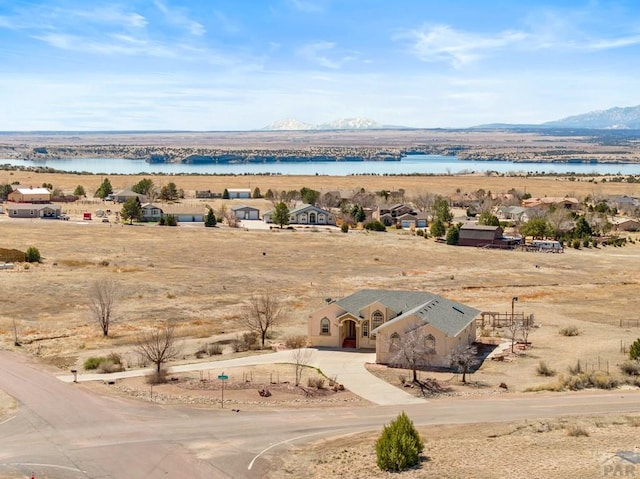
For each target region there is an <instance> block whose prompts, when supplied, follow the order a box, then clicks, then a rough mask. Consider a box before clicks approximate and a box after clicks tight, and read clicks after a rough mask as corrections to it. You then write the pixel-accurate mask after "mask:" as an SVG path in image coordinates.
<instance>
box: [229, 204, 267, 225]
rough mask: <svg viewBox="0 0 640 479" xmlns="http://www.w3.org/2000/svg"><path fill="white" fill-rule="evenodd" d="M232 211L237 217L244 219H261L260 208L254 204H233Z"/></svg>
mask: <svg viewBox="0 0 640 479" xmlns="http://www.w3.org/2000/svg"><path fill="white" fill-rule="evenodd" d="M231 212H232V213H233V215H234V216H235V217H236V219H238V220H240V221H242V220H258V219H260V210H259V209H258V208H254V207H253V206H246V205H238V206H232V207H231Z"/></svg>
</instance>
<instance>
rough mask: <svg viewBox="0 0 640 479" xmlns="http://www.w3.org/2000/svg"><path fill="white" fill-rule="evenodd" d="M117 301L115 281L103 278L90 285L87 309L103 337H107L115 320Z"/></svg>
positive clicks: (118, 290)
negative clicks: (88, 308)
mask: <svg viewBox="0 0 640 479" xmlns="http://www.w3.org/2000/svg"><path fill="white" fill-rule="evenodd" d="M119 299H120V287H119V285H118V283H116V282H115V281H113V280H110V279H104V278H103V279H99V280H97V281H95V282H94V283H93V284H92V285H91V289H90V291H89V301H90V303H89V307H90V309H91V314H92V315H93V319H95V321H96V322H97V323H98V325H100V329H101V330H102V334H103V335H104V336H109V328H110V327H111V324H112V323H113V322H115V320H116V317H115V313H116V306H117V304H118V300H119Z"/></svg>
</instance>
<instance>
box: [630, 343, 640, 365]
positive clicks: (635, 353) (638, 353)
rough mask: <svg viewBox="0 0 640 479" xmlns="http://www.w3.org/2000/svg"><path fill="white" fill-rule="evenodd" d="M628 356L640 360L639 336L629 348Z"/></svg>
mask: <svg viewBox="0 0 640 479" xmlns="http://www.w3.org/2000/svg"><path fill="white" fill-rule="evenodd" d="M629 357H630V358H631V359H635V360H636V361H640V338H638V339H636V340H635V341H634V342H633V344H632V345H631V347H630V348H629Z"/></svg>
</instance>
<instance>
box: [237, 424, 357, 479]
mask: <svg viewBox="0 0 640 479" xmlns="http://www.w3.org/2000/svg"><path fill="white" fill-rule="evenodd" d="M346 430H350V431H351V434H359V433H361V432H362V431H353V428H350V427H342V428H340V429H332V430H329V431H319V432H312V433H311V434H304V435H302V436H296V437H292V438H290V439H286V440H284V441H280V442H276V443H275V444H271V445H270V446H269V447H266V448H264V449H263V450H262V451H260V452H259V453H258V454H256V456H255V457H254V458H253V459H252V460H251V462H250V463H249V467H248V468H247V469H248V470H251V468H252V467H253V464H254V463H255V462H256V461H257V460H258V459H259V458H260V456H262V455H263V454H264V453H265V452H267V451H269V450H270V449H273V448H274V447H278V446H282V445H283V444H287V443H288V442H293V441H296V440H298V439H304V438H305V437H311V436H319V435H321V434H327V433H335V432H340V431H346ZM365 430H366V429H365ZM351 434H347V436H349V435H351Z"/></svg>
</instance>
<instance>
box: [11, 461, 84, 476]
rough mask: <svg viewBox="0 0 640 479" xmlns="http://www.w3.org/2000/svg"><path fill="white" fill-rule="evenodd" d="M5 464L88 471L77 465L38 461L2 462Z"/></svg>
mask: <svg viewBox="0 0 640 479" xmlns="http://www.w3.org/2000/svg"><path fill="white" fill-rule="evenodd" d="M3 466H27V467H48V468H50V469H64V470H65V471H75V472H81V473H82V474H86V473H87V472H86V471H83V470H82V469H78V468H77V467H69V466H59V465H57V464H39V463H37V462H5V463H3V464H0V467H3Z"/></svg>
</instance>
